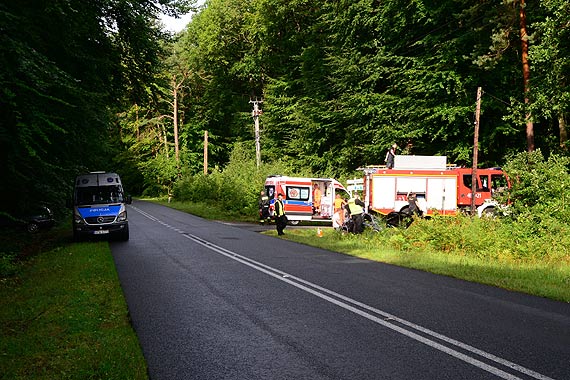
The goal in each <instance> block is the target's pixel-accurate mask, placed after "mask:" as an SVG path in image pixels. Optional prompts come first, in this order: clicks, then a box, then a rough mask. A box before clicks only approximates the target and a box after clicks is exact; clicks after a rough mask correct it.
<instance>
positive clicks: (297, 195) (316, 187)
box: [265, 175, 347, 224]
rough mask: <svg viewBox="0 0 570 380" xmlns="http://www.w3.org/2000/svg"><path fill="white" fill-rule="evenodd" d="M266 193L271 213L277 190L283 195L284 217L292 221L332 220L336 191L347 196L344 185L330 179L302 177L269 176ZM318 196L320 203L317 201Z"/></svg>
mask: <svg viewBox="0 0 570 380" xmlns="http://www.w3.org/2000/svg"><path fill="white" fill-rule="evenodd" d="M265 193H266V194H267V196H268V197H269V200H270V203H271V205H270V210H271V211H270V212H271V214H273V212H274V204H275V200H276V199H277V195H278V194H279V193H281V194H283V204H284V209H285V213H286V214H287V219H288V220H289V222H291V223H292V224H296V223H298V222H299V221H316V222H331V223H332V216H333V213H334V200H335V197H336V195H337V194H340V195H341V197H342V198H345V197H346V196H347V191H346V189H345V188H344V186H343V185H342V184H341V183H340V182H338V181H337V180H335V179H333V178H303V177H287V176H278V175H276V176H269V177H267V179H266V180H265ZM319 195H320V203H319V199H318V198H319Z"/></svg>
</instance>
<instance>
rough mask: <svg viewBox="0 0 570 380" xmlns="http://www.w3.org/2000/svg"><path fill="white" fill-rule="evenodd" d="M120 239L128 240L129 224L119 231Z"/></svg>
mask: <svg viewBox="0 0 570 380" xmlns="http://www.w3.org/2000/svg"><path fill="white" fill-rule="evenodd" d="M119 240H120V241H129V226H125V229H123V230H122V231H121V234H120V235H119Z"/></svg>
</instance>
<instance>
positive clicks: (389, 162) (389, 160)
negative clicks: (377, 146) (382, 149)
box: [385, 143, 398, 169]
mask: <svg viewBox="0 0 570 380" xmlns="http://www.w3.org/2000/svg"><path fill="white" fill-rule="evenodd" d="M397 148H398V145H397V144H396V143H394V144H392V147H391V148H390V149H389V150H388V152H387V153H386V159H385V161H386V167H387V168H388V169H392V168H393V167H394V157H395V156H396V149H397Z"/></svg>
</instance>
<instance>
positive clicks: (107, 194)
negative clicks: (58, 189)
mask: <svg viewBox="0 0 570 380" xmlns="http://www.w3.org/2000/svg"><path fill="white" fill-rule="evenodd" d="M122 202H124V200H123V189H122V188H121V186H87V187H79V188H77V189H76V193H75V203H76V204H77V205H78V206H81V205H92V204H107V203H122Z"/></svg>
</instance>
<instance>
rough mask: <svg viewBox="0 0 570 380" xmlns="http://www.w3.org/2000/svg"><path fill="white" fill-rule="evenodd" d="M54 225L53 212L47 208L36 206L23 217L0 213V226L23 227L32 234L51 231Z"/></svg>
mask: <svg viewBox="0 0 570 380" xmlns="http://www.w3.org/2000/svg"><path fill="white" fill-rule="evenodd" d="M54 224H55V219H54V217H53V212H52V211H51V210H50V209H49V208H48V207H47V206H36V207H34V208H32V209H31V210H30V211H27V212H25V213H22V214H21V215H13V214H9V213H0V226H2V227H23V228H25V229H26V231H28V232H29V233H32V234H34V233H37V232H39V231H40V230H42V229H49V228H51V227H53V226H54Z"/></svg>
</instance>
